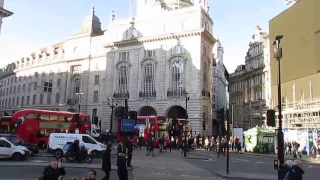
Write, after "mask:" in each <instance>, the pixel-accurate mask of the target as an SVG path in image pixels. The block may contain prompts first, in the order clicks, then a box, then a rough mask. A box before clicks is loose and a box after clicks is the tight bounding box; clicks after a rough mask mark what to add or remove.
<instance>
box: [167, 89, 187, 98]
mask: <svg viewBox="0 0 320 180" xmlns="http://www.w3.org/2000/svg"><path fill="white" fill-rule="evenodd" d="M185 95H186V90H185V89H183V90H174V91H171V90H168V91H167V96H168V97H170V96H185Z"/></svg>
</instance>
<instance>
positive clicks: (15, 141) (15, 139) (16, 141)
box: [7, 136, 24, 145]
mask: <svg viewBox="0 0 320 180" xmlns="http://www.w3.org/2000/svg"><path fill="white" fill-rule="evenodd" d="M7 139H8V140H9V141H10V142H11V143H12V144H14V145H21V144H23V143H24V142H23V140H22V139H20V138H19V137H18V136H10V137H8V138H7Z"/></svg>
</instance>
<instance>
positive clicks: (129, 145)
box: [126, 138, 133, 167]
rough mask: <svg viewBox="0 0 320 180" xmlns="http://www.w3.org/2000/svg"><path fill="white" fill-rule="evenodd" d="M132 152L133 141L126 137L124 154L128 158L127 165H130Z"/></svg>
mask: <svg viewBox="0 0 320 180" xmlns="http://www.w3.org/2000/svg"><path fill="white" fill-rule="evenodd" d="M132 153H133V143H132V141H131V140H130V139H129V138H127V141H126V155H127V157H128V159H127V166H128V167H131V160H132Z"/></svg>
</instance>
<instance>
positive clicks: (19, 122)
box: [12, 118, 23, 133]
mask: <svg viewBox="0 0 320 180" xmlns="http://www.w3.org/2000/svg"><path fill="white" fill-rule="evenodd" d="M22 123H23V118H19V119H18V120H17V121H16V122H15V123H14V124H13V127H12V132H13V133H15V132H17V129H18V128H19V127H20V126H21V124H22Z"/></svg>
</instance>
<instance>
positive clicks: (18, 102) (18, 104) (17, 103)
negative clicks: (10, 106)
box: [16, 97, 20, 106]
mask: <svg viewBox="0 0 320 180" xmlns="http://www.w3.org/2000/svg"><path fill="white" fill-rule="evenodd" d="M19 100H20V98H19V97H17V103H16V104H17V106H18V105H19Z"/></svg>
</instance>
